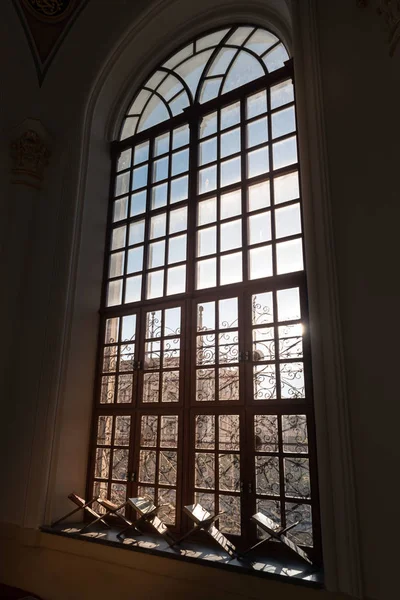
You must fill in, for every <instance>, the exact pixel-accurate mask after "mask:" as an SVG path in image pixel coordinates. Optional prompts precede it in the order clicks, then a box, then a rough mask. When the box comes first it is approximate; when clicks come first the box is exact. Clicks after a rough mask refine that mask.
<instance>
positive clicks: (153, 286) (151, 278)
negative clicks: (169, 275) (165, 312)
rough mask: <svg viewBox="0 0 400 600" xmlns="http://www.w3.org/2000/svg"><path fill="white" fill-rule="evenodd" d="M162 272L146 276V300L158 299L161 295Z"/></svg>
mask: <svg viewBox="0 0 400 600" xmlns="http://www.w3.org/2000/svg"><path fill="white" fill-rule="evenodd" d="M163 287H164V271H154V272H153V273H148V275H147V298H159V297H160V296H162V295H163Z"/></svg>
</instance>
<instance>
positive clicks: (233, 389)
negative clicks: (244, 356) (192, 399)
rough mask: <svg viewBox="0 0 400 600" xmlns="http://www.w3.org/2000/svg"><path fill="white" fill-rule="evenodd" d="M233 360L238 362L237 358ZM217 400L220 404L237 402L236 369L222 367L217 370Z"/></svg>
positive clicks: (237, 378) (237, 369)
mask: <svg viewBox="0 0 400 600" xmlns="http://www.w3.org/2000/svg"><path fill="white" fill-rule="evenodd" d="M235 348H237V346H236V347H235ZM235 360H236V361H237V360H238V356H236V357H235ZM218 399H219V400H220V401H221V402H232V401H237V400H239V368H238V367H223V368H220V369H218Z"/></svg>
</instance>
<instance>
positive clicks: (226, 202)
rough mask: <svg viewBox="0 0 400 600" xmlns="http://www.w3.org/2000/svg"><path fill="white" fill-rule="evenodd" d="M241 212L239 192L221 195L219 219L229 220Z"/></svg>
mask: <svg viewBox="0 0 400 600" xmlns="http://www.w3.org/2000/svg"><path fill="white" fill-rule="evenodd" d="M241 212H242V194H241V191H240V190H237V191H236V192H230V193H229V194H222V195H221V214H220V218H221V219H229V218H230V217H234V216H235V215H240V214H241Z"/></svg>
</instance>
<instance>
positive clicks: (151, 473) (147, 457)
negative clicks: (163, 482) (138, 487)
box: [139, 450, 156, 483]
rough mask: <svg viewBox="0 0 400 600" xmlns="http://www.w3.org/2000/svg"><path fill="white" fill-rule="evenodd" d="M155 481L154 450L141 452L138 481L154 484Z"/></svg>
mask: <svg viewBox="0 0 400 600" xmlns="http://www.w3.org/2000/svg"><path fill="white" fill-rule="evenodd" d="M155 480H156V452H155V451H154V450H141V451H140V459H139V481H141V482H143V483H155Z"/></svg>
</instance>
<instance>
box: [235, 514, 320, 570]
mask: <svg viewBox="0 0 400 600" xmlns="http://www.w3.org/2000/svg"><path fill="white" fill-rule="evenodd" d="M251 520H252V521H253V523H256V525H258V527H259V528H260V529H262V530H263V531H265V533H267V534H268V537H267V538H265V539H263V540H261V541H259V542H257V544H254V546H251V548H248V549H247V550H246V551H245V552H243V554H247V553H248V552H250V551H251V550H254V548H256V547H257V546H261V544H264V543H265V542H269V541H270V540H271V539H272V538H273V539H275V540H278V541H279V542H281V543H282V544H284V545H285V546H287V547H288V548H289V550H291V552H293V553H294V554H296V556H297V557H298V558H301V559H302V560H304V561H305V562H306V563H307V564H309V565H312V561H311V560H310V559H309V558H308V556H307V554H306V553H305V552H304V550H302V549H301V548H300V547H299V546H298V545H297V544H295V543H294V542H293V541H292V540H290V539H289V538H288V537H287V536H286V535H285V534H286V533H287V532H288V531H290V529H293V527H296V525H298V524H299V521H298V522H297V523H293V524H292V525H289V527H286V528H285V529H279V525H277V524H276V523H274V521H273V520H272V519H270V518H269V517H267V516H266V515H264V514H263V513H261V512H258V513H256V514H255V515H253V516H252V517H251Z"/></svg>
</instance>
